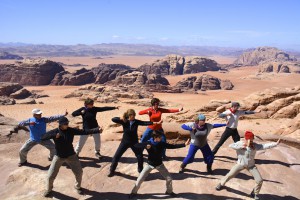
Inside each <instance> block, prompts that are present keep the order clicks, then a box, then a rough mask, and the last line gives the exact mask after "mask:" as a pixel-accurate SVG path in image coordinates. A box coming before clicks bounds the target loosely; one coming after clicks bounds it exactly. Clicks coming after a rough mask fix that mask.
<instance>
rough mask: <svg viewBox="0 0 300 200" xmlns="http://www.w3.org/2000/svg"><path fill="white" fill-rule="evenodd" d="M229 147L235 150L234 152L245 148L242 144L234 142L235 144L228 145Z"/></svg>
mask: <svg viewBox="0 0 300 200" xmlns="http://www.w3.org/2000/svg"><path fill="white" fill-rule="evenodd" d="M229 147H230V148H232V149H235V150H239V149H244V148H246V146H245V145H244V144H243V143H242V142H236V143H233V144H230V145H229Z"/></svg>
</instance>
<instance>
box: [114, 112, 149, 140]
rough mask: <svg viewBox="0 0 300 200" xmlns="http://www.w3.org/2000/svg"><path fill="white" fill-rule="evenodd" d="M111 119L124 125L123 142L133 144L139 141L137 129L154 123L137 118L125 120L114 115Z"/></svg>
mask: <svg viewBox="0 0 300 200" xmlns="http://www.w3.org/2000/svg"><path fill="white" fill-rule="evenodd" d="M111 120H112V121H113V122H115V123H118V124H121V125H122V126H123V137H122V142H125V143H131V144H136V143H138V134H137V131H138V127H139V126H148V125H151V124H153V122H150V121H141V120H138V119H135V120H134V121H129V120H127V121H126V122H124V121H123V120H122V119H120V117H114V118H112V119H111Z"/></svg>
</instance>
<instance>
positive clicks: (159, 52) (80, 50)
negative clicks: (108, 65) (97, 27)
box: [0, 43, 243, 57]
mask: <svg viewBox="0 0 300 200" xmlns="http://www.w3.org/2000/svg"><path fill="white" fill-rule="evenodd" d="M0 51H6V52H10V53H13V54H18V55H22V56H47V57H51V56H108V55H137V56H139V55H140V56H165V55H168V54H180V55H183V56H185V55H197V56H198V55H201V56H212V55H221V56H236V57H237V56H239V55H240V54H242V53H243V49H241V48H231V47H214V46H160V45H151V44H122V43H113V44H111V43H110V44H106V43H103V44H95V45H85V44H78V45H46V44H40V45H34V44H24V43H0Z"/></svg>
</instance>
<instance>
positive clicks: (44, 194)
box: [43, 190, 52, 197]
mask: <svg viewBox="0 0 300 200" xmlns="http://www.w3.org/2000/svg"><path fill="white" fill-rule="evenodd" d="M51 194H52V191H51V190H50V191H48V190H46V191H45V192H44V193H43V197H50V196H51Z"/></svg>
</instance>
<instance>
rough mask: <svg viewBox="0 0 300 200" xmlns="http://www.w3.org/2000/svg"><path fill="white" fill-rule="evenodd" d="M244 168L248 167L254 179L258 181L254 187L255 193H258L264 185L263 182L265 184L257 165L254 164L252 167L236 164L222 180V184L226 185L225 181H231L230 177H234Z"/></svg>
mask: <svg viewBox="0 0 300 200" xmlns="http://www.w3.org/2000/svg"><path fill="white" fill-rule="evenodd" d="M243 169H247V170H248V171H249V172H250V173H251V174H252V176H253V177H254V180H255V182H256V185H255V187H254V193H255V194H258V193H259V191H260V189H261V187H262V184H263V179H262V177H261V175H260V173H259V171H258V169H257V167H256V166H255V165H254V166H252V167H249V168H248V167H244V166H242V165H240V164H236V165H234V166H233V167H232V168H231V170H230V171H229V172H228V173H227V174H226V176H225V177H224V178H223V179H222V180H221V185H222V186H224V185H225V183H226V182H227V181H229V180H230V179H232V178H233V177H235V176H236V175H237V174H238V173H239V172H240V171H242V170H243Z"/></svg>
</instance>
